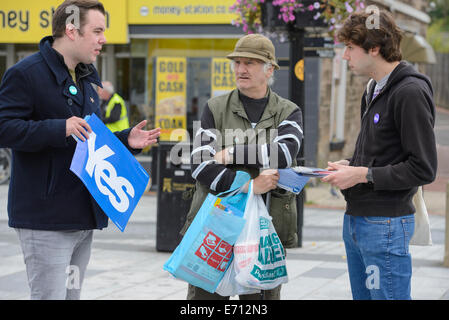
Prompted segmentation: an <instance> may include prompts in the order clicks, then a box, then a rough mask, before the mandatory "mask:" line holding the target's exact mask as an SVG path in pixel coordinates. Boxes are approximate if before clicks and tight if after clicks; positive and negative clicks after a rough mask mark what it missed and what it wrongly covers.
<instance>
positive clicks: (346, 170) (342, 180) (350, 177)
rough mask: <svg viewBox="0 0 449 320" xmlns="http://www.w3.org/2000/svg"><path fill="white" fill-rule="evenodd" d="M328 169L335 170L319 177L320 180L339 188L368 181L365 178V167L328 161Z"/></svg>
mask: <svg viewBox="0 0 449 320" xmlns="http://www.w3.org/2000/svg"><path fill="white" fill-rule="evenodd" d="M328 170H329V171H335V172H334V173H331V174H330V175H328V176H326V177H324V178H321V181H323V182H327V183H330V184H331V185H333V186H336V187H338V188H340V189H341V190H344V189H347V188H350V187H352V186H355V185H356V184H358V183H367V182H368V180H366V174H367V173H368V168H367V167H352V166H348V165H342V164H339V163H336V162H328Z"/></svg>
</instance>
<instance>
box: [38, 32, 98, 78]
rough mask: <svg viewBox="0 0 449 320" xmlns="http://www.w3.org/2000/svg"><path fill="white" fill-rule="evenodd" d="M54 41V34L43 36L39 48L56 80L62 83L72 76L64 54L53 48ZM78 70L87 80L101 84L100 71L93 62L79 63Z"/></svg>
mask: <svg viewBox="0 0 449 320" xmlns="http://www.w3.org/2000/svg"><path fill="white" fill-rule="evenodd" d="M53 41H54V39H53V37H52V36H48V37H44V38H42V40H41V41H40V43H39V50H40V53H41V55H42V56H43V57H44V60H45V62H46V63H47V64H48V66H49V68H50V70H51V71H52V72H53V74H54V75H55V77H56V81H57V82H58V84H59V85H61V84H62V83H63V82H64V81H65V80H66V79H67V78H68V77H70V74H69V72H68V68H67V66H66V65H65V63H64V58H63V57H62V55H59V56H58V52H56V50H55V49H53V47H52V44H53ZM61 57H62V59H61ZM76 71H77V72H80V73H81V78H84V77H85V78H86V80H87V81H89V82H91V83H94V84H96V85H97V86H101V81H100V77H99V76H98V72H97V70H96V69H95V67H94V66H93V65H92V64H84V63H79V64H78V65H77V66H76Z"/></svg>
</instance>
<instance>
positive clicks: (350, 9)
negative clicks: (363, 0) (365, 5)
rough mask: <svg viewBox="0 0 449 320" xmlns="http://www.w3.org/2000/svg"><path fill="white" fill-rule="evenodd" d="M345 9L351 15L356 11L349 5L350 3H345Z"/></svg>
mask: <svg viewBox="0 0 449 320" xmlns="http://www.w3.org/2000/svg"><path fill="white" fill-rule="evenodd" d="M345 7H346V11H348V12H349V13H351V12H353V11H354V9H352V7H351V6H350V5H349V3H348V2H345Z"/></svg>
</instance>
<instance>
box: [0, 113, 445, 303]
mask: <svg viewBox="0 0 449 320" xmlns="http://www.w3.org/2000/svg"><path fill="white" fill-rule="evenodd" d="M435 131H436V136H437V148H438V159H439V169H438V177H437V179H436V181H435V182H434V183H433V184H430V185H427V186H425V187H424V199H425V201H426V205H427V208H428V212H429V219H430V225H431V231H432V239H433V245H432V246H410V252H411V255H412V263H413V276H412V298H413V299H416V300H438V299H443V300H449V268H447V267H444V266H443V259H444V252H445V247H444V241H445V223H446V221H445V219H446V216H445V212H446V210H447V209H446V206H447V204H446V190H447V189H446V188H447V183H448V181H449V112H447V111H445V110H441V109H438V116H437V122H436V127H435ZM7 192H8V187H7V186H6V185H0V300H27V299H29V294H30V293H29V288H28V284H27V276H26V272H25V265H24V262H23V256H22V252H21V249H20V245H19V242H18V239H17V236H16V233H15V231H14V230H13V229H11V228H9V227H8V225H7V213H6V202H7V201H6V199H7ZM156 204H157V196H156V194H155V193H154V192H149V193H146V194H144V196H143V197H142V199H141V200H140V202H139V205H138V206H137V208H136V210H135V212H134V213H133V215H132V217H131V219H130V222H129V224H128V226H127V227H126V230H125V232H123V233H122V232H120V231H119V230H118V229H117V228H116V227H115V226H114V225H113V224H112V223H110V224H109V227H108V228H107V229H105V230H102V231H95V233H94V241H93V245H92V255H91V259H90V262H89V266H88V269H87V272H86V277H85V280H84V284H83V289H82V294H81V299H83V300H185V298H186V295H187V284H186V283H185V282H183V281H180V280H177V279H175V278H173V277H172V276H171V275H170V274H169V273H168V272H166V271H164V270H163V269H162V266H163V264H164V263H165V261H167V259H168V258H169V256H170V253H167V252H158V251H157V250H156V240H155V239H156V216H157V212H156V211H157V207H156ZM344 208H345V202H344V199H343V197H342V195H341V193H340V192H338V191H335V190H331V188H330V186H329V185H326V184H322V183H316V184H313V183H309V184H308V185H307V187H306V204H305V208H304V226H303V241H302V247H300V248H295V249H288V255H287V271H288V275H289V282H288V283H287V284H285V285H283V288H282V292H281V298H282V299H284V300H350V299H352V297H351V291H350V285H349V278H348V272H347V265H346V256H345V249H344V244H343V241H342V237H341V227H342V223H343V215H344ZM231 299H237V297H232V298H231Z"/></svg>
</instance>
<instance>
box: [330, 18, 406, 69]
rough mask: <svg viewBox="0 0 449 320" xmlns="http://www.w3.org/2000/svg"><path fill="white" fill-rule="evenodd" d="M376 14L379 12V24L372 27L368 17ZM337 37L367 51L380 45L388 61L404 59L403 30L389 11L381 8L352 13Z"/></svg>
mask: <svg viewBox="0 0 449 320" xmlns="http://www.w3.org/2000/svg"><path fill="white" fill-rule="evenodd" d="M376 14H378V17H376V18H378V21H379V25H378V26H377V25H376V26H374V27H372V26H371V25H370V24H369V23H370V20H368V19H370V18H372V17H373V16H372V15H376ZM367 20H368V21H367ZM337 37H338V40H339V41H341V42H344V43H349V42H351V43H352V44H355V45H357V46H359V47H362V48H363V49H364V50H365V52H368V50H369V49H373V48H375V47H379V52H380V54H381V56H382V57H383V58H384V59H385V60H386V61H388V62H395V61H400V60H402V53H401V48H400V44H401V39H402V31H401V29H400V28H399V27H398V26H397V25H396V23H395V22H394V19H393V17H392V16H391V14H390V13H389V12H387V11H384V10H380V11H377V12H374V13H366V12H356V13H354V14H352V15H351V16H349V17H348V19H346V21H345V22H344V24H343V26H342V28H341V29H340V30H339V31H338V33H337Z"/></svg>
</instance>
